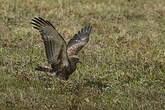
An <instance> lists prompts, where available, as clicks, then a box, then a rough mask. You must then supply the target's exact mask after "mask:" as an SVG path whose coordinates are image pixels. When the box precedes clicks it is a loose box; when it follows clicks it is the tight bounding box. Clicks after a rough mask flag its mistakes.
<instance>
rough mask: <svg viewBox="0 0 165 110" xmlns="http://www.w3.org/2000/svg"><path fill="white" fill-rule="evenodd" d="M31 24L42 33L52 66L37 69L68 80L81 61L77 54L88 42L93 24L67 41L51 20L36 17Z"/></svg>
mask: <svg viewBox="0 0 165 110" xmlns="http://www.w3.org/2000/svg"><path fill="white" fill-rule="evenodd" d="M31 24H32V25H33V27H34V28H35V29H37V30H38V31H39V32H40V34H41V37H42V40H43V41H44V46H45V53H46V56H47V60H48V63H49V64H50V65H51V67H46V66H38V67H37V68H36V69H37V70H39V71H45V72H50V73H52V74H53V75H56V76H59V77H60V78H62V79H64V80H67V79H68V78H69V76H70V75H71V74H72V73H73V72H74V71H75V70H76V68H77V67H76V64H77V63H78V62H80V60H79V58H78V57H77V56H76V55H77V54H78V52H79V51H80V50H81V49H82V48H83V47H84V46H85V45H86V44H87V43H88V41H89V35H90V32H91V30H92V26H90V25H89V26H85V27H84V28H82V29H81V30H80V31H79V32H78V33H77V34H75V35H74V36H73V38H72V39H70V41H69V42H68V43H66V42H65V40H64V39H63V37H62V36H61V35H60V34H59V33H58V32H57V30H56V28H55V27H54V26H53V25H52V24H51V23H50V22H49V21H47V20H44V19H43V18H41V17H35V18H34V19H32V21H31Z"/></svg>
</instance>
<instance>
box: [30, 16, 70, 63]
mask: <svg viewBox="0 0 165 110" xmlns="http://www.w3.org/2000/svg"><path fill="white" fill-rule="evenodd" d="M31 24H32V25H33V27H34V28H35V29H37V30H38V31H39V32H40V34H41V36H42V40H43V41H44V46H45V53H46V56H47V60H48V63H49V64H58V63H59V62H61V61H62V62H63V61H64V62H67V63H68V59H67V53H66V42H65V40H64V39H63V38H62V36H61V35H60V34H59V33H58V32H57V30H56V29H55V27H54V26H53V25H52V24H51V23H50V22H49V21H47V20H44V19H43V18H41V17H35V18H34V19H32V21H31ZM64 47H65V48H64ZM63 48H64V49H63ZM62 49H63V50H62ZM61 51H62V54H61V53H60V52H61ZM59 55H62V56H61V57H59ZM59 58H60V59H59Z"/></svg>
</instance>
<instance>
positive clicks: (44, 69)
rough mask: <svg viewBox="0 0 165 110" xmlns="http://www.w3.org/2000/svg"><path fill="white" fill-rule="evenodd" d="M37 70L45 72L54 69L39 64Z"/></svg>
mask: <svg viewBox="0 0 165 110" xmlns="http://www.w3.org/2000/svg"><path fill="white" fill-rule="evenodd" d="M35 70H38V71H44V72H52V69H51V68H50V67H48V66H37V67H36V68H35Z"/></svg>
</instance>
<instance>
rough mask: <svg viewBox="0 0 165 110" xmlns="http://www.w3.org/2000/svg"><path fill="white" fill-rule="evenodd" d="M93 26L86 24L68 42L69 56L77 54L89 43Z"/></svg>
mask: <svg viewBox="0 0 165 110" xmlns="http://www.w3.org/2000/svg"><path fill="white" fill-rule="evenodd" d="M91 30H92V26H90V25H89V26H85V27H84V28H82V29H81V30H80V31H79V32H78V33H77V34H75V35H74V36H73V38H72V39H70V41H69V42H68V45H67V53H68V56H72V55H76V54H78V52H79V51H80V50H81V49H82V48H83V47H84V46H85V45H86V44H87V43H88V41H89V35H90V33H91Z"/></svg>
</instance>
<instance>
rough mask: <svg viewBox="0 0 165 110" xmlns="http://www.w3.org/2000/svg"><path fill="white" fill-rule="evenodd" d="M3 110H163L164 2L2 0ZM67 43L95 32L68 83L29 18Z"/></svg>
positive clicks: (0, 78)
mask: <svg viewBox="0 0 165 110" xmlns="http://www.w3.org/2000/svg"><path fill="white" fill-rule="evenodd" d="M0 4H1V7H0V110H164V109H165V1H164V0H0ZM36 16H40V17H43V18H45V19H48V20H49V21H51V22H52V23H53V25H55V27H56V28H57V30H58V31H59V32H60V33H61V35H63V36H64V38H65V39H66V41H68V40H69V39H70V38H71V37H72V36H73V35H74V34H75V33H77V32H78V30H80V29H81V28H82V27H84V26H85V25H88V24H91V25H92V26H93V30H92V33H91V36H90V37H91V39H90V41H89V43H88V44H87V45H86V46H85V47H84V48H83V50H82V51H81V52H80V53H79V55H78V56H79V57H80V59H81V61H82V62H83V63H82V64H78V68H77V70H76V72H74V74H73V75H72V76H71V77H70V79H69V80H68V81H63V80H60V79H58V78H56V77H51V76H49V75H48V74H47V73H44V72H39V71H36V70H35V67H36V66H37V65H48V63H47V60H46V57H45V53H44V48H43V41H42V40H41V37H40V34H39V33H38V32H37V31H36V30H35V29H34V28H32V25H31V24H30V21H31V19H32V18H34V17H36Z"/></svg>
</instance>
